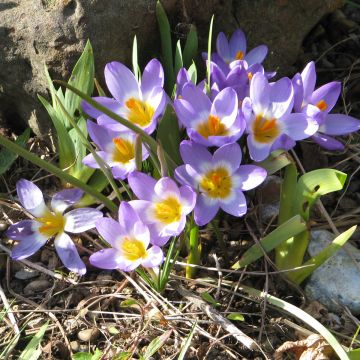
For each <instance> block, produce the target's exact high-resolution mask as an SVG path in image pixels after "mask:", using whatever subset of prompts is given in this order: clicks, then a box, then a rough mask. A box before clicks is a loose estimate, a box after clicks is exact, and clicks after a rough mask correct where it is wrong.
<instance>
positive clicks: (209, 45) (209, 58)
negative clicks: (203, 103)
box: [206, 15, 214, 93]
mask: <svg viewBox="0 0 360 360" xmlns="http://www.w3.org/2000/svg"><path fill="white" fill-rule="evenodd" d="M213 25H214V15H213V16H212V17H211V21H210V28H209V37H208V47H207V52H208V54H207V56H208V58H207V63H206V78H207V84H206V90H207V93H210V87H211V86H210V75H211V71H210V66H211V64H210V63H211V43H212V33H213Z"/></svg>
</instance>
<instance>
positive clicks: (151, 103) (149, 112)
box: [82, 59, 166, 134]
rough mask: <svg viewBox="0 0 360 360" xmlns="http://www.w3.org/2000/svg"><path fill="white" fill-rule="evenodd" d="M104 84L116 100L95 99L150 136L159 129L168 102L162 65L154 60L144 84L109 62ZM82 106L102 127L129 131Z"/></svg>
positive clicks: (146, 71)
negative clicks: (158, 122)
mask: <svg viewBox="0 0 360 360" xmlns="http://www.w3.org/2000/svg"><path fill="white" fill-rule="evenodd" d="M105 81H106V84H107V87H108V89H109V91H110V93H111V95H112V96H113V97H114V98H107V97H95V98H93V99H94V100H95V101H97V102H98V103H100V104H101V105H103V106H105V107H107V108H109V109H110V110H111V111H113V112H114V113H116V114H118V115H120V116H122V117H123V118H125V119H127V120H129V121H130V122H132V123H133V124H135V125H137V126H138V127H140V128H141V129H143V130H144V131H146V132H147V133H149V134H151V133H152V132H153V131H154V130H155V128H156V122H157V119H158V118H159V117H160V116H161V114H162V113H163V112H164V108H165V103H166V95H165V92H164V90H163V86H164V71H163V68H162V66H161V64H160V62H159V61H158V60H156V59H153V60H151V61H150V62H149V63H148V64H147V65H146V67H145V69H144V73H143V75H142V79H141V85H140V84H139V82H138V81H137V79H136V78H135V75H134V74H133V73H132V72H131V71H130V70H129V69H128V68H127V67H126V66H125V65H123V64H121V63H119V62H116V61H114V62H111V63H108V64H107V65H106V66H105ZM82 106H83V109H84V111H85V112H86V113H87V114H88V115H90V116H91V117H93V118H95V119H97V121H98V123H99V124H100V125H105V126H109V127H111V128H112V129H113V130H118V131H124V130H128V129H127V128H126V127H124V126H122V125H121V124H119V123H118V122H117V121H115V120H113V119H111V118H109V117H108V116H107V115H105V114H103V113H101V112H100V111H98V110H96V109H94V108H93V107H92V106H90V104H88V103H86V102H83V103H82Z"/></svg>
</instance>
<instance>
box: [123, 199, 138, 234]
mask: <svg viewBox="0 0 360 360" xmlns="http://www.w3.org/2000/svg"><path fill="white" fill-rule="evenodd" d="M138 221H141V219H140V217H139V215H138V213H137V212H136V211H135V210H134V208H133V207H131V205H130V204H129V203H127V202H126V201H122V202H121V203H120V207H119V224H120V226H121V228H123V229H124V230H125V231H124V233H126V234H130V233H132V232H133V229H134V226H135V224H136V223H137V222H138Z"/></svg>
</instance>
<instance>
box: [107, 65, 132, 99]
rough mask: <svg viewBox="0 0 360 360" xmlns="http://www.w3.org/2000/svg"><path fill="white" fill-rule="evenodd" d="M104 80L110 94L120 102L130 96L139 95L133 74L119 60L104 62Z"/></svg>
mask: <svg viewBox="0 0 360 360" xmlns="http://www.w3.org/2000/svg"><path fill="white" fill-rule="evenodd" d="M105 81H106V85H107V87H108V89H109V91H110V92H111V95H112V96H113V97H114V98H115V99H116V100H118V101H119V102H120V103H123V102H125V101H126V99H128V98H130V97H136V98H138V97H139V84H138V83H137V81H136V79H135V76H134V74H133V73H132V72H131V71H130V70H129V69H128V68H127V67H126V66H125V65H123V64H121V63H119V62H116V61H113V62H111V63H108V64H106V66H105Z"/></svg>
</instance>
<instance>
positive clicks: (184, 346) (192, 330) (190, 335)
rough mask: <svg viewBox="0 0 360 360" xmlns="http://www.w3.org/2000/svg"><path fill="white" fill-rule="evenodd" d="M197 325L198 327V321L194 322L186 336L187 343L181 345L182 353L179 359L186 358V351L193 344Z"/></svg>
mask: <svg viewBox="0 0 360 360" xmlns="http://www.w3.org/2000/svg"><path fill="white" fill-rule="evenodd" d="M195 327H196V322H194V325H193V326H192V327H191V330H190V332H189V335H188V336H187V337H186V340H185V343H184V345H183V346H182V347H181V350H180V354H179V356H178V358H177V360H184V359H185V355H186V352H187V351H188V349H189V347H190V345H191V340H192V338H193V336H194V333H195Z"/></svg>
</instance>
